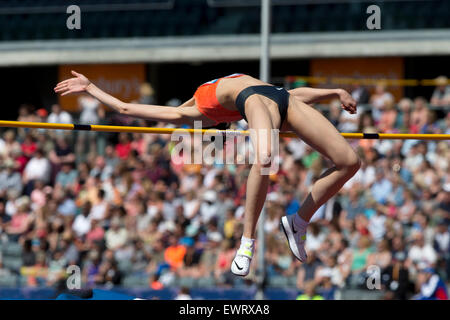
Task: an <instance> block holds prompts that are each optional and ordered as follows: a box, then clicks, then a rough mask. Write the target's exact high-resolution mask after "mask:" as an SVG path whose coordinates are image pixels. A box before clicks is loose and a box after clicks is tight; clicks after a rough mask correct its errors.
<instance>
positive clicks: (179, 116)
mask: <svg viewBox="0 0 450 320" xmlns="http://www.w3.org/2000/svg"><path fill="white" fill-rule="evenodd" d="M171 118H172V119H171V122H172V123H173V124H177V125H180V124H185V123H187V122H188V119H187V116H186V115H185V114H183V113H182V112H179V111H178V110H175V112H174V113H173V114H172V117H171Z"/></svg>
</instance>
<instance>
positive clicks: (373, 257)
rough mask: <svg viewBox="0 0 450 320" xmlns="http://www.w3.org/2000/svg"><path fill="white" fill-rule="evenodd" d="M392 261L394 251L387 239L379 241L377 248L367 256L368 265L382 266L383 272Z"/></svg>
mask: <svg viewBox="0 0 450 320" xmlns="http://www.w3.org/2000/svg"><path fill="white" fill-rule="evenodd" d="M391 262H392V253H391V250H390V248H389V242H388V240H386V239H383V240H381V241H380V242H378V245H377V250H376V251H375V252H373V253H371V254H370V255H369V256H368V257H367V265H376V266H378V267H380V269H381V272H383V270H385V269H386V268H387V267H388V266H389V265H390V264H391Z"/></svg>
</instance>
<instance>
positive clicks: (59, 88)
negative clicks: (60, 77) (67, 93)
mask: <svg viewBox="0 0 450 320" xmlns="http://www.w3.org/2000/svg"><path fill="white" fill-rule="evenodd" d="M67 89H68V87H66V86H64V87H56V88H55V91H62V90H67Z"/></svg>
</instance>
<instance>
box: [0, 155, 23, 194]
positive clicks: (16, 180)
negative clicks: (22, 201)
mask: <svg viewBox="0 0 450 320" xmlns="http://www.w3.org/2000/svg"><path fill="white" fill-rule="evenodd" d="M0 168H1V169H2V170H1V171H0V197H1V196H5V195H6V192H7V191H8V190H14V191H15V192H16V193H18V194H20V193H22V189H23V184H22V177H21V175H20V173H19V172H17V171H15V170H14V169H15V168H14V161H13V160H11V159H10V158H8V159H6V160H5V161H4V162H3V165H2V166H1V167H0Z"/></svg>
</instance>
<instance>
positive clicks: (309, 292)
mask: <svg viewBox="0 0 450 320" xmlns="http://www.w3.org/2000/svg"><path fill="white" fill-rule="evenodd" d="M296 300H324V298H323V297H322V296H321V295H320V294H318V293H317V292H316V284H315V282H314V281H308V282H306V283H305V291H304V293H303V294H301V295H299V296H298V297H297V299H296Z"/></svg>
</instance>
